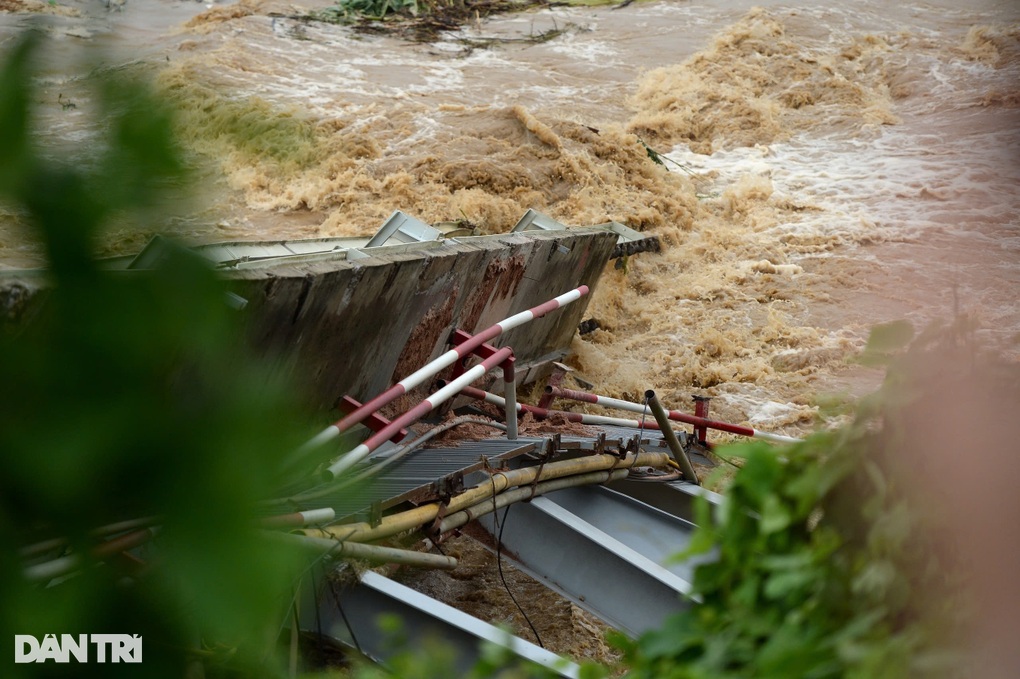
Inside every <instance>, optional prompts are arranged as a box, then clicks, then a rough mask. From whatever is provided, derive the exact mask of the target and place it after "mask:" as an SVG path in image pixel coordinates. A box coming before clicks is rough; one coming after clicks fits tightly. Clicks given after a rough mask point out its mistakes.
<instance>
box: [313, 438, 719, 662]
mask: <svg viewBox="0 0 1020 679" xmlns="http://www.w3.org/2000/svg"><path fill="white" fill-rule="evenodd" d="M593 429H594V428H593ZM598 430H599V431H598V433H597V434H593V435H590V436H584V435H581V436H576V435H574V436H567V435H559V434H556V435H553V434H549V435H539V436H530V437H529V436H523V437H521V438H519V439H517V440H516V441H509V440H507V439H506V437H505V436H500V437H496V438H492V439H487V440H482V441H464V442H462V443H461V444H460V445H457V446H451V447H441V448H426V449H421V450H418V451H416V452H415V454H414V455H413V456H411V457H409V458H407V459H406V460H402V461H401V462H400V463H398V464H396V465H393V466H392V467H390V468H389V469H387V470H386V472H385V473H384V474H380V477H379V478H380V480H379V481H378V482H373V483H372V484H371V486H370V487H369V488H368V490H367V491H365V494H362V495H360V496H358V495H357V494H356V492H355V494H353V495H352V494H351V493H344V492H343V491H337V492H336V493H334V494H332V495H328V496H319V497H315V498H314V499H313V500H309V501H308V502H305V503H304V504H300V503H296V504H294V507H295V508H297V509H306V510H307V509H312V508H313V506H323V505H326V506H331V507H333V508H334V509H335V510H336V512H337V515H338V516H344V515H346V516H348V518H349V520H352V521H353V520H356V519H361V518H365V517H370V516H372V515H375V516H376V517H379V516H380V515H381V513H382V512H385V511H387V510H391V509H398V508H399V507H401V506H414V505H417V504H420V503H424V502H427V501H431V500H435V498H436V497H439V496H442V495H443V494H444V493H447V492H449V491H450V490H451V489H461V490H462V489H463V487H464V486H465V485H472V484H474V483H478V482H479V481H480V480H483V479H486V478H487V474H486V473H485V471H484V470H485V469H493V468H497V467H504V468H505V467H517V468H520V467H527V466H537V465H541V464H542V462H541V460H546V461H550V460H556V459H564V458H567V459H569V458H577V457H584V456H587V455H593V454H598V453H601V452H604V451H609V450H614V449H615V450H620V449H624V450H626V449H629V450H636V449H638V448H639V447H640V448H641V449H642V450H645V451H659V452H665V451H666V446H665V442H664V441H663V439H662V436H661V434H660V433H659V432H658V431H649V430H639V429H635V428H630V427H613V426H603V427H599V428H598ZM678 435H679V436H680V437H681V438H686V434H685V433H684V432H678ZM391 448H393V447H392V446H391ZM386 458H387V450H386V449H384V450H381V451H380V452H379V453H377V454H376V456H374V457H372V458H370V459H368V460H367V461H365V462H364V463H361V464H360V465H358V466H356V467H355V468H354V469H353V470H352V471H353V472H354V473H355V474H357V473H361V472H363V471H365V470H367V469H370V468H371V467H372V466H373V465H378V464H381V463H383V462H384V461H385V460H386ZM635 478H643V477H642V476H641V475H640V474H638V475H636V476H635ZM653 478H654V477H653ZM350 490H354V489H350ZM697 495H707V496H709V499H710V500H715V499H716V498H715V496H714V494H712V493H709V492H707V491H704V490H703V489H701V488H700V487H698V486H694V485H691V484H687V483H683V482H679V481H674V482H662V481H655V480H621V481H616V482H612V483H609V484H605V485H587V486H581V487H575V488H567V489H563V490H558V491H555V492H551V493H548V494H545V495H539V496H536V497H534V498H533V499H531V500H530V501H528V502H520V503H516V504H513V505H511V506H508V507H507V508H506V509H503V510H500V511H498V512H492V513H488V514H487V515H485V516H483V517H481V518H480V519H479V522H480V524H481V525H482V526H483V527H485V528H486V529H487V530H488V531H489V532H490V533H491V535H492V537H493V541H494V543H495V542H496V541H498V543H499V544H500V545H501V548H502V549H501V552H502V556H503V558H506V559H509V560H510V561H512V562H513V563H514V564H515V565H516V566H517V567H518V568H519V569H521V570H523V571H524V572H526V573H528V574H529V575H531V576H532V577H533V578H535V579H536V580H538V581H539V582H541V583H544V584H545V585H546V586H547V587H549V588H550V589H552V590H554V591H556V592H557V593H559V594H560V595H562V596H564V597H565V598H567V599H569V600H571V601H572V602H574V603H575V604H577V605H578V606H580V607H581V608H583V609H585V610H587V611H588V612H590V613H592V614H593V615H595V616H596V617H598V618H600V619H601V620H603V621H604V622H605V623H606V624H607V625H609V626H612V627H615V628H617V629H620V630H622V631H624V632H625V633H627V634H630V635H634V636H636V635H638V634H640V633H642V632H644V631H646V630H648V629H652V628H655V627H658V626H660V625H661V624H662V622H663V620H664V619H665V618H666V617H667V616H668V615H670V614H671V613H674V612H676V611H679V610H681V608H682V607H684V606H686V605H688V604H689V602H690V592H691V585H690V582H691V576H692V570H693V568H694V566H695V565H696V563H697V562H693V563H691V562H688V563H683V564H678V563H674V562H673V561H672V560H671V557H672V556H673V555H675V554H676V553H678V552H680V551H682V550H683V549H684V548H685V547H686V546H687V544H688V543H689V541H690V538H691V535H692V533H693V530H694V524H693V523H692V518H693V511H692V509H693V503H692V500H693V497H695V496H697ZM639 498H644V499H639ZM645 500H647V501H645ZM372 505H374V506H372ZM327 577H328V576H327V575H326V574H325V573H323V574H322V575H321V576H320V579H322V580H325V579H326V578H327ZM306 589H307V590H308V591H309V592H314V593H315V594H316V596H315V597H310V596H309V597H306V603H305V606H304V614H303V615H302V626H303V627H305V628H306V629H309V630H317V631H319V632H320V633H323V634H326V635H328V636H331V637H333V638H335V639H337V640H340V641H341V642H342V643H344V644H346V645H349V646H351V647H356V648H358V649H359V650H360V651H361V652H362V653H365V654H367V655H369V656H370V657H373V658H376V659H380V660H385V658H386V657H387V656H388V653H389V652H390V650H391V649H390V648H389V637H388V635H387V634H386V633H385V632H384V631H383V630H382V629H381V628H380V627H379V626H378V618H379V615H381V614H385V613H388V614H392V615H396V616H397V617H399V618H400V619H401V620H403V621H404V633H405V635H406V637H407V638H408V639H409V640H410V641H412V642H413V643H414V644H416V645H417V644H421V643H426V640H428V639H430V638H431V639H435V638H439V639H443V640H444V641H445V642H447V643H448V644H451V645H453V647H454V649H455V652H456V654H457V660H456V662H457V665H458V667H459V669H460V670H461V671H465V672H466V671H467V670H468V669H470V667H471V665H472V664H473V662H474V661H475V660H477V657H478V656H477V654H478V652H479V648H480V645H481V644H482V643H483V642H484V643H492V644H496V645H499V646H503V647H505V648H506V649H508V650H509V651H511V652H512V653H514V654H516V655H518V656H520V657H521V658H525V659H528V660H530V661H533V662H537V663H539V664H541V665H544V666H546V667H548V668H550V669H552V670H553V671H554V672H556V673H558V674H560V675H561V676H566V677H573V676H577V672H578V667H577V665H575V664H573V663H571V662H566V661H564V659H563V658H560V657H559V656H556V655H555V654H552V653H550V652H548V651H546V650H545V649H542V648H540V647H538V646H536V645H535V644H533V643H531V642H529V641H526V640H524V639H521V638H519V637H515V636H512V635H510V634H508V633H507V632H506V631H505V630H502V629H499V628H497V627H494V626H493V625H492V624H490V623H489V622H487V621H484V620H479V619H477V618H473V617H472V616H470V615H467V614H466V613H463V612H461V611H459V610H456V609H454V608H452V607H450V606H448V605H447V604H444V603H442V602H439V601H436V600H434V599H431V598H429V597H427V596H425V595H423V594H421V593H419V592H417V591H415V590H412V589H409V588H408V587H406V586H404V585H401V584H400V583H397V582H395V581H394V580H392V579H390V578H387V577H385V576H384V575H382V574H380V573H377V572H372V571H368V572H365V573H363V574H361V576H360V578H359V579H356V580H353V581H349V582H347V583H346V585H345V586H336V585H330V586H329V587H326V586H323V585H322V584H318V585H315V584H313V583H309V584H308V585H307V586H306Z"/></svg>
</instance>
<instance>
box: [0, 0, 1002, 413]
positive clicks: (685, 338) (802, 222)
mask: <svg viewBox="0 0 1020 679" xmlns="http://www.w3.org/2000/svg"><path fill="white" fill-rule="evenodd" d="M7 4H11V3H7ZM14 4H18V3H14ZM21 4H23V5H25V6H28V5H32V6H34V7H35V8H36V9H44V10H45V11H46V12H47V13H46V14H44V15H41V16H40V15H39V14H38V12H35V13H6V14H5V13H2V12H0V49H5V48H6V46H7V45H9V44H10V41H11V40H12V39H13V38H14V36H15V35H16V34H17V32H18V30H19V29H20V28H22V27H24V26H27V25H29V23H31V22H33V21H39V20H41V23H42V24H43V25H45V27H46V30H47V33H48V34H49V35H50V36H51V37H52V40H51V41H50V42H49V43H48V46H47V49H48V52H47V63H46V64H45V65H44V68H43V72H42V83H43V89H42V95H41V96H40V101H39V108H40V116H41V118H42V120H43V122H44V125H43V128H44V129H43V130H41V131H40V135H41V136H42V137H44V138H46V139H48V140H49V141H51V142H54V143H56V144H57V145H59V146H61V147H62V148H65V149H70V151H71V152H72V153H73V152H74V149H75V148H80V147H82V146H84V145H86V144H87V143H88V140H89V139H90V136H91V135H92V134H93V133H94V129H95V125H94V124H93V123H92V122H90V118H89V115H88V112H89V109H90V106H89V103H90V102H89V94H88V90H87V84H88V82H89V80H88V78H87V77H86V74H87V73H88V72H89V69H90V68H91V66H90V65H86V64H84V63H83V62H82V57H83V56H88V57H90V58H94V59H99V58H100V53H101V58H102V59H103V60H104V63H106V64H109V65H114V66H121V65H125V66H128V65H140V66H141V67H142V68H144V69H147V70H149V71H150V72H151V75H152V77H153V79H154V80H155V82H156V83H157V84H158V86H159V87H160V88H161V89H162V90H163V91H164V92H165V93H167V95H168V96H169V97H170V98H171V99H172V100H173V101H174V102H175V103H176V104H177V105H178V106H179V108H180V112H181V115H180V121H181V136H182V139H183V140H184V142H185V144H186V145H187V147H188V149H189V150H190V151H192V152H194V154H195V157H196V162H197V163H201V164H202V166H203V168H205V169H204V175H203V176H204V177H205V181H204V183H203V187H202V189H201V191H200V196H199V200H200V203H199V207H195V208H193V209H191V210H187V211H184V212H182V213H181V214H178V215H176V216H174V217H173V219H172V220H171V222H170V223H169V224H167V228H169V229H172V230H174V231H176V232H177V233H179V234H180V235H182V236H183V237H185V238H189V239H193V240H196V241H211V240H224V239H237V238H262V239H264V238H296V237H314V236H324V235H342V234H366V233H370V232H373V231H374V230H375V229H376V228H377V226H378V224H379V223H380V222H381V221H382V220H383V219H384V218H385V217H386V216H387V215H388V214H389V213H391V212H392V211H393V210H394V209H401V210H404V211H405V212H408V213H410V214H413V215H416V216H418V217H419V218H421V219H424V220H426V221H433V222H437V221H444V220H453V219H466V220H468V221H470V222H471V223H472V224H474V225H476V226H477V227H478V228H479V229H480V230H481V231H483V232H500V231H505V230H507V229H509V228H510V227H511V226H512V225H513V223H514V222H516V220H517V218H518V217H519V216H520V215H521V214H522V213H523V212H524V211H525V210H526V209H527V208H529V207H534V208H536V209H538V210H540V211H542V212H545V213H547V214H549V215H551V216H553V217H555V218H557V219H559V220H560V221H563V222H564V223H567V224H577V225H582V224H594V223H600V222H605V221H608V220H616V221H620V222H623V223H626V224H628V225H630V226H632V227H634V228H639V229H642V230H645V231H649V232H653V233H657V234H659V235H660V236H661V237H662V238H663V240H664V241H665V243H666V244H668V246H669V247H668V248H667V249H666V251H665V252H664V253H663V254H661V255H647V254H646V255H640V256H637V257H634V258H632V259H631V261H630V262H629V263H628V266H627V267H626V269H612V270H610V271H608V272H607V274H606V276H605V277H604V278H603V279H602V282H601V283H600V285H599V288H598V290H597V294H596V296H595V298H594V299H593V301H592V304H591V307H590V314H591V315H592V316H593V317H595V318H596V319H598V320H599V321H600V323H601V326H602V329H600V330H598V331H596V332H594V333H592V334H590V335H587V336H585V338H583V339H579V340H577V341H576V342H575V350H576V352H577V361H576V364H577V367H578V368H579V370H580V372H581V373H583V374H584V375H585V376H586V377H587V379H588V380H589V381H591V382H594V383H595V384H597V385H598V388H599V390H600V391H602V392H605V393H608V394H609V395H612V396H624V397H628V398H632V399H634V398H637V397H638V396H639V395H640V394H641V393H642V392H643V391H644V390H645V389H647V388H649V387H653V388H655V389H656V390H657V391H658V392H659V393H660V396H661V397H662V398H663V400H664V401H665V402H667V403H669V404H670V405H672V406H674V407H683V406H685V405H686V403H687V402H688V399H689V397H690V395H691V394H694V393H699V394H708V395H712V396H714V397H715V399H714V401H713V406H712V408H713V413H714V414H715V415H718V416H719V417H720V419H731V420H734V421H740V422H749V423H751V424H752V425H753V426H756V427H759V428H763V429H773V430H777V431H785V432H787V433H796V432H798V431H803V430H804V429H805V428H807V427H809V426H810V422H811V420H812V418H813V417H814V415H815V413H816V412H817V406H816V403H817V397H818V396H819V395H820V394H822V393H825V392H830V391H836V390H841V389H846V390H849V391H851V392H855V393H859V392H860V391H862V390H864V389H867V388H869V387H870V386H872V385H873V384H874V381H875V379H876V375H875V374H873V373H869V372H867V371H863V370H862V369H859V368H856V369H855V368H851V367H848V366H847V364H846V361H847V358H848V357H849V356H852V355H853V354H854V353H855V352H856V351H857V350H859V349H860V348H861V346H862V345H863V340H864V338H865V337H866V336H867V331H868V328H869V327H871V326H872V325H874V324H876V323H880V322H885V321H890V320H895V319H899V318H907V319H909V320H911V321H913V322H914V323H915V325H917V326H923V325H924V324H926V323H928V322H929V321H931V320H933V319H951V318H952V317H953V315H954V313H955V311H954V310H956V309H959V310H961V311H964V312H966V313H968V314H971V315H972V316H973V318H974V319H975V321H976V322H977V324H978V326H979V327H980V330H979V336H980V337H981V339H982V340H984V341H986V342H989V343H991V344H993V345H994V346H996V347H997V348H999V349H1000V350H1002V351H1005V352H1006V353H1007V354H1009V355H1012V356H1016V355H1017V354H1018V347H1020V305H1018V304H1017V290H1018V289H1020V163H1018V158H1020V77H1018V76H1020V23H1018V21H1020V6H1017V5H1016V3H1014V2H1010V1H1008V0H1007V1H1003V2H992V1H984V2H979V3H969V4H976V5H977V6H976V7H964V6H962V5H963V4H965V3H959V2H948V1H947V0H938V1H937V2H905V3H887V2H884V1H878V0H876V1H864V2H854V3H847V2H837V1H835V0H819V1H815V2H807V1H794V2H763V3H758V6H757V7H755V8H753V9H752V8H751V6H750V5H749V4H743V3H737V2H733V1H732V0H726V1H724V2H681V1H679V0H674V1H666V2H649V3H635V4H631V5H629V6H627V7H623V8H620V9H610V8H608V7H600V8H555V9H545V10H540V11H533V12H526V13H521V14H517V15H508V16H503V17H497V18H494V19H489V20H483V21H479V22H476V23H475V24H473V25H469V26H467V27H465V28H463V29H462V30H460V31H459V32H456V33H450V34H448V35H446V36H445V37H444V38H443V39H442V40H440V41H437V42H434V43H432V44H415V43H411V42H407V41H404V40H401V39H399V38H395V37H388V36H382V35H368V34H364V33H358V32H356V31H354V30H352V29H350V28H345V27H339V26H333V25H328V24H320V23H315V22H306V21H301V20H299V19H298V18H295V10H294V6H293V5H292V4H290V3H280V2H272V1H266V2H258V1H243V2H240V3H238V4H226V3H217V4H209V5H204V4H200V3H194V2H181V1H177V0H127V2H125V3H123V4H120V5H118V4H117V3H112V5H113V7H112V8H108V7H107V5H106V3H103V2H100V1H98V0H96V1H91V2H73V1H72V2H61V3H58V7H57V8H53V7H49V6H47V5H45V4H44V3H28V2H26V3H21ZM327 4H328V3H321V2H320V3H317V4H314V5H310V6H318V7H322V6H325V5H327ZM0 6H6V5H5V3H0ZM118 7H119V9H117V8H118ZM549 30H556V31H560V32H559V33H558V34H557V35H556V36H555V37H553V38H552V39H550V40H547V41H544V42H527V41H522V40H521V38H526V37H529V36H535V35H539V34H542V33H543V32H545V31H549ZM493 39H498V40H497V41H494V40H493ZM67 101H72V102H74V103H75V107H74V108H71V107H66V106H64V103H65V102H67ZM642 141H643V142H645V143H647V144H648V145H649V146H651V147H652V148H654V149H656V150H657V151H658V152H660V153H661V154H663V156H664V157H665V159H666V160H665V162H666V164H665V166H660V165H656V164H655V163H653V162H651V160H650V159H649V158H648V155H647V153H646V152H645V149H644V147H643V146H642V144H641V142H642ZM15 221H16V219H15V216H14V215H11V214H6V213H3V212H2V208H0V266H4V267H25V266H35V265H38V264H39V263H40V253H39V252H38V250H36V249H34V248H33V247H32V246H31V245H29V244H27V243H26V242H25V241H24V239H23V238H21V237H19V235H18V230H17V228H16V226H15ZM143 242H144V235H138V234H133V233H131V232H130V231H127V230H124V229H120V230H116V231H115V233H114V235H113V237H112V238H111V240H110V242H109V243H107V244H106V245H105V248H106V251H108V252H114V251H117V250H124V249H132V248H137V247H139V246H140V245H141V244H142V243H143ZM559 292H561V291H550V294H551V295H552V294H557V293H559Z"/></svg>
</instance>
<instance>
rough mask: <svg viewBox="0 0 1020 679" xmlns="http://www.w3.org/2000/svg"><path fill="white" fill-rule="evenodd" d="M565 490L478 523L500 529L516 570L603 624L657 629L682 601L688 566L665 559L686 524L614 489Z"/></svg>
mask: <svg viewBox="0 0 1020 679" xmlns="http://www.w3.org/2000/svg"><path fill="white" fill-rule="evenodd" d="M573 490H575V489H571V491H570V492H568V493H566V494H564V492H563V491H557V492H556V493H551V494H549V495H548V496H543V497H537V498H535V499H534V500H532V501H531V502H530V503H522V504H518V505H514V506H513V508H512V509H511V510H510V512H509V513H508V514H507V515H506V521H505V523H503V524H502V525H501V526H499V527H497V526H496V524H495V523H494V521H495V514H493V515H489V516H488V517H485V518H484V519H482V524H483V525H484V526H485V527H486V528H487V529H488V530H490V531H491V532H492V534H493V535H494V536H497V537H499V536H500V529H502V536H501V541H502V545H503V546H504V548H505V549H506V552H507V555H508V556H509V557H510V558H512V559H513V560H514V561H516V562H517V564H518V565H519V566H520V567H521V569H522V570H524V571H525V572H527V573H528V574H530V575H531V576H532V577H534V578H536V579H537V580H539V581H540V582H543V583H544V584H546V585H547V586H548V587H549V588H550V589H553V590H554V591H556V592H558V593H560V594H561V595H563V596H564V597H566V598H568V599H570V600H571V601H573V602H574V603H576V604H577V605H579V606H581V607H582V608H584V609H586V610H588V611H589V612H591V613H592V614H594V615H596V616H597V617H599V618H601V619H602V620H604V621H605V622H606V623H608V624H609V625H612V626H613V627H616V628H617V629H620V630H622V631H624V632H626V633H628V634H631V635H635V636H636V635H639V634H640V633H642V632H644V631H646V630H649V629H653V628H657V627H659V626H661V624H662V623H663V621H664V620H665V619H666V617H667V616H669V615H670V614H671V613H674V612H676V611H678V610H681V608H682V607H684V606H686V605H687V602H688V601H689V597H690V594H691V585H690V580H689V574H690V568H691V566H690V565H689V564H677V563H671V562H669V561H668V557H669V556H671V555H673V554H675V553H677V552H679V551H681V550H683V549H684V547H685V546H686V545H687V543H688V541H689V540H690V537H691V535H692V533H693V526H692V524H690V523H689V522H687V521H683V520H680V519H678V518H676V517H674V516H670V515H669V514H666V513H665V512H661V511H659V510H656V509H654V508H653V507H650V506H648V505H644V504H643V503H640V502H637V501H635V500H633V499H631V498H627V497H626V496H624V495H622V494H620V493H614V492H612V491H608V490H606V489H602V488H597V487H587V488H578V489H576V490H577V491H579V492H577V493H574V492H573ZM561 495H562V497H560V496H561ZM500 515H501V516H502V514H501V513H500ZM593 521H597V522H598V526H596V525H595V524H594V523H593Z"/></svg>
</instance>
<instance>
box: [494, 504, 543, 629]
mask: <svg viewBox="0 0 1020 679" xmlns="http://www.w3.org/2000/svg"><path fill="white" fill-rule="evenodd" d="M493 499H494V500H495V496H493ZM493 504H495V502H493ZM509 513H510V505H507V506H506V509H505V510H503V521H502V523H500V522H499V521H498V520H497V518H496V512H493V513H492V520H493V521H495V522H496V526H497V527H498V528H499V532H498V534H497V536H496V568H497V569H498V570H499V579H500V580H502V581H503V587H505V588H506V593H507V594H509V595H510V600H511V601H513V602H514V605H515V606H517V610H519V611H520V612H521V615H523V616H524V621H525V622H526V623H528V627H530V628H531V632H532V633H533V634H534V635H535V639H536V640H537V641H538V645H539V646H541V647H542V648H545V644H544V643H542V637H541V636H539V634H538V630H537V629H535V626H534V625H532V624H531V618H529V617H528V614H527V613H525V612H524V609H523V608H521V605H520V604H519V603H518V602H517V597H515V596H514V593H513V592H512V591H510V585H508V584H507V582H506V578H505V577H504V576H503V552H502V545H503V529H504V528H505V527H506V516H507V514H509Z"/></svg>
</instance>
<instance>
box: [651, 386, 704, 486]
mask: <svg viewBox="0 0 1020 679" xmlns="http://www.w3.org/2000/svg"><path fill="white" fill-rule="evenodd" d="M645 399H646V400H647V401H648V407H649V408H651V409H652V414H653V415H655V421H656V422H657V423H658V425H659V430H660V431H661V432H662V436H663V438H665V439H666V445H667V446H669V450H670V452H672V453H673V459H674V460H676V463H677V464H678V465H680V471H682V472H683V473H684V478H685V479H686V480H687V481H690V482H691V483H693V484H695V485H698V486H700V485H701V481H699V480H698V475H697V474H696V473H695V472H694V466H693V465H692V464H691V461H690V460H689V459H688V458H687V453H686V452H684V449H683V446H681V445H680V441H679V440H677V438H676V434H675V433H674V432H673V427H672V425H670V423H669V415H667V414H666V411H665V409H663V407H662V404H661V403H659V399H658V398H656V397H655V392H654V391H652V390H651V389H649V390H648V391H646V392H645Z"/></svg>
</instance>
